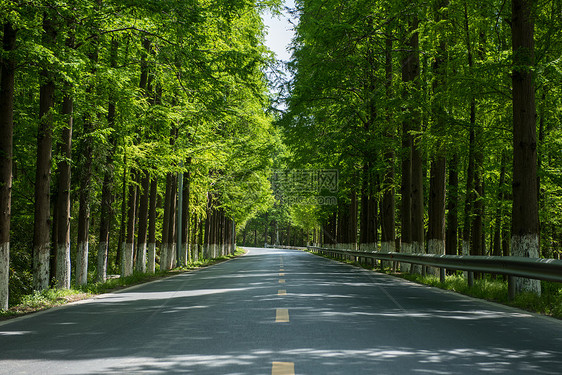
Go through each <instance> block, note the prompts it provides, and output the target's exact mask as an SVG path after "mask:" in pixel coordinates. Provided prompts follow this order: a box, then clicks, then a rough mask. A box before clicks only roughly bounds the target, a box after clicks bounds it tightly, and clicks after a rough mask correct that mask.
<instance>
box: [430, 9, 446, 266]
mask: <svg viewBox="0 0 562 375" xmlns="http://www.w3.org/2000/svg"><path fill="white" fill-rule="evenodd" d="M448 3H449V1H448V0H439V1H437V2H436V3H435V6H436V7H435V9H434V10H433V11H434V14H435V22H436V23H440V22H441V21H443V20H444V19H445V16H444V13H443V12H444V9H446V8H447V7H448V5H449V4H448ZM445 38H446V37H445V36H444V35H442V36H440V42H439V45H438V46H437V51H436V56H435V60H434V62H433V74H434V76H435V79H434V81H433V94H434V96H435V100H434V103H433V106H432V116H433V118H434V124H433V129H432V131H433V132H434V133H435V135H436V136H437V142H436V143H437V144H436V147H435V151H434V154H433V156H432V157H431V166H430V178H429V207H428V216H429V225H428V239H427V249H428V253H430V254H440V255H441V254H445V196H446V191H447V183H446V176H447V171H446V164H447V163H446V157H445V155H446V153H445V146H444V144H443V141H442V140H441V137H442V136H443V134H445V131H446V128H447V122H446V121H447V115H446V108H445V104H444V103H443V102H442V99H440V97H442V96H443V94H445V93H446V90H447V81H446V78H445V77H446V71H447V66H446V61H447V60H446V54H447V51H446V49H447V47H446V40H445ZM430 270H431V271H432V273H434V274H435V275H436V276H438V275H439V270H438V269H437V268H433V267H432V268H430Z"/></svg>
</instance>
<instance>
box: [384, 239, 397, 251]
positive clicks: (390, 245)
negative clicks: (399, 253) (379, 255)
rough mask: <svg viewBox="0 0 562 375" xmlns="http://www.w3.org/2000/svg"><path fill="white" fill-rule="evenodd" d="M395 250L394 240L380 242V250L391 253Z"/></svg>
mask: <svg viewBox="0 0 562 375" xmlns="http://www.w3.org/2000/svg"><path fill="white" fill-rule="evenodd" d="M395 251H396V243H395V242H394V241H384V242H381V252H383V253H393V252H395Z"/></svg>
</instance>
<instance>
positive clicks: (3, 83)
mask: <svg viewBox="0 0 562 375" xmlns="http://www.w3.org/2000/svg"><path fill="white" fill-rule="evenodd" d="M16 35H17V30H15V29H14V26H13V24H12V23H11V22H10V21H5V22H4V25H3V37H2V52H3V54H2V58H0V310H5V309H7V308H8V291H9V288H8V282H9V274H10V213H11V206H12V202H11V198H12V154H13V153H12V147H13V146H12V142H13V131H14V86H15V72H16V62H15V59H14V57H13V56H11V55H10V52H13V51H14V50H15V48H16Z"/></svg>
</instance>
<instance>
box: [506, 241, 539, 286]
mask: <svg viewBox="0 0 562 375" xmlns="http://www.w3.org/2000/svg"><path fill="white" fill-rule="evenodd" d="M539 249H540V245H539V236H538V234H527V235H524V236H511V254H512V255H513V256H518V257H526V258H538V257H539ZM514 281H515V293H516V294H518V293H522V292H531V293H535V294H536V295H538V296H540V295H541V282H540V280H533V279H527V278H524V277H515V278H514Z"/></svg>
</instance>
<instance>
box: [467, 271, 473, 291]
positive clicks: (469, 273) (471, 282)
mask: <svg viewBox="0 0 562 375" xmlns="http://www.w3.org/2000/svg"><path fill="white" fill-rule="evenodd" d="M468 286H469V287H470V288H472V287H473V286H474V272H472V271H468Z"/></svg>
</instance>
